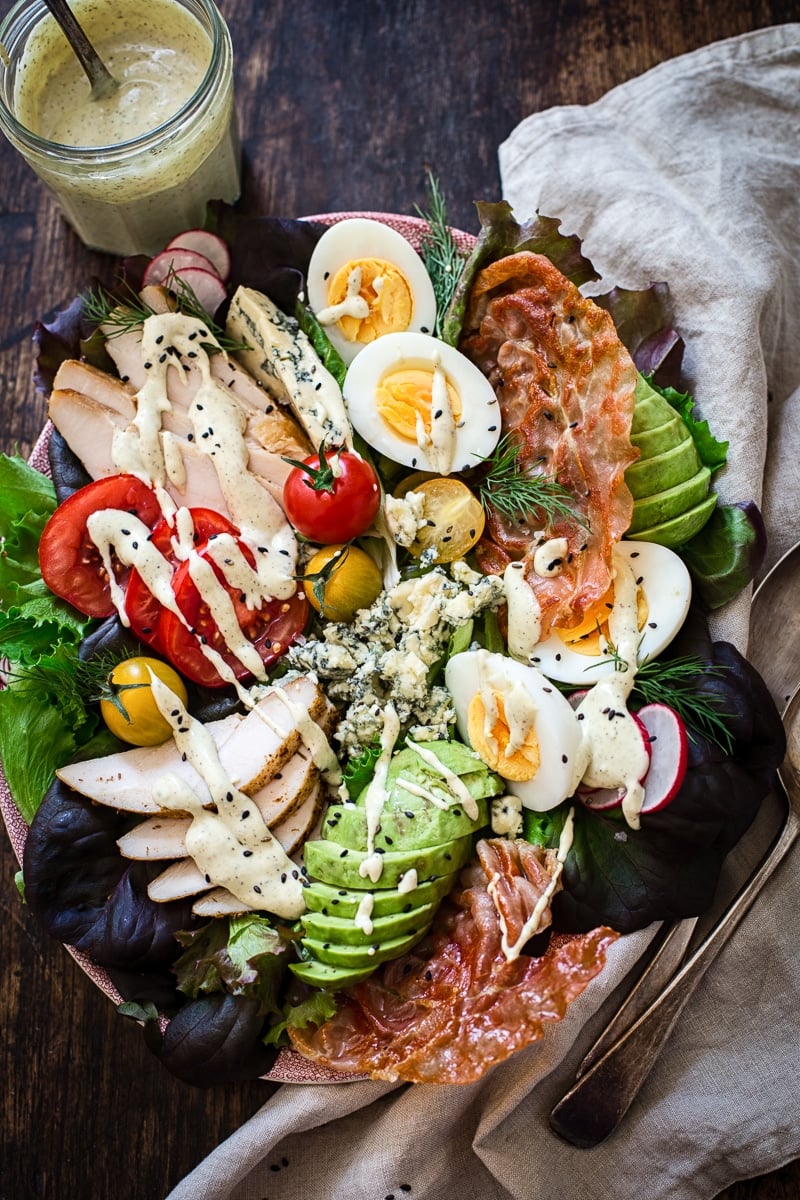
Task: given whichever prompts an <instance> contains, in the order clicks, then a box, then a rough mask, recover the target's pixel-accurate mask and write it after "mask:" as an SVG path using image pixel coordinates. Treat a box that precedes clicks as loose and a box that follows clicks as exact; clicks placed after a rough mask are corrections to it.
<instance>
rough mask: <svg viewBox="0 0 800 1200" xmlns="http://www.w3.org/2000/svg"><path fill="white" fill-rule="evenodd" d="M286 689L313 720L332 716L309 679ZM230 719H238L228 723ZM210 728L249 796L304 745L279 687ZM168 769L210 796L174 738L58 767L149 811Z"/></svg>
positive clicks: (72, 778)
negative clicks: (245, 711)
mask: <svg viewBox="0 0 800 1200" xmlns="http://www.w3.org/2000/svg"><path fill="white" fill-rule="evenodd" d="M285 691H286V694H287V695H288V696H290V697H291V699H292V701H293V702H296V703H299V704H302V705H304V706H305V707H306V708H307V709H308V712H309V715H310V716H311V719H312V720H314V721H320V722H325V721H326V720H327V718H328V713H329V710H328V704H327V701H326V700H325V697H324V696H323V695H322V692H321V691H320V689H319V688H318V687H317V685H316V684H315V683H313V682H312V681H311V680H310V679H308V678H305V677H301V678H298V679H293V680H291V681H290V682H289V683H287V684H286V687H285ZM264 718H266V720H265V719H264ZM267 721H269V724H267ZM226 722H235V723H234V724H232V725H230V726H229V725H227V724H226ZM220 726H222V727H223V728H222V730H220V729H219V727H220ZM206 729H208V730H210V732H211V735H212V737H213V738H214V741H215V744H216V745H217V749H218V751H219V756H220V762H221V764H222V767H223V769H224V770H225V771H226V773H227V774H228V777H229V778H230V779H231V780H232V782H233V783H234V784H235V785H236V787H238V788H239V789H240V791H242V792H245V793H246V794H247V795H248V796H252V795H254V794H255V793H257V792H258V791H259V789H260V788H262V787H264V786H265V785H266V784H267V783H269V782H270V781H271V780H272V779H273V777H274V776H275V774H276V772H278V771H280V770H281V768H282V767H283V766H284V765H285V764H286V763H288V761H289V759H290V758H291V757H292V755H293V754H295V753H296V751H297V750H298V749H299V746H300V733H299V731H298V729H297V727H296V726H295V724H294V721H293V719H292V716H291V713H290V712H289V709H288V708H287V707H286V705H285V704H284V703H283V702H282V700H281V699H280V697H279V696H278V695H277V693H276V692H274V691H271V692H268V693H267V695H266V696H265V697H264V698H263V699H262V700H260V701H259V703H258V705H257V706H256V708H255V709H253V710H252V711H251V712H249V713H248V714H247V715H246V716H244V717H233V718H232V717H227V718H225V720H224V721H223V722H217V721H214V722H211V723H210V724H209V725H207V726H206ZM218 733H220V735H221V736H220V740H219V741H217V736H218ZM167 771H172V772H174V773H175V774H176V775H178V776H179V777H180V778H181V779H185V780H186V781H187V782H188V783H189V784H190V786H191V787H192V788H193V789H194V791H195V792H196V794H197V795H198V796H199V797H200V798H201V799H202V800H203V801H204V802H205V801H208V802H210V801H211V796H210V793H209V791H208V788H207V786H206V784H205V781H204V780H203V779H201V777H200V776H199V775H198V774H197V772H196V771H195V770H194V768H193V767H192V766H191V764H190V763H189V762H184V761H183V759H182V757H181V754H180V752H179V751H178V749H177V747H176V746H175V743H174V742H172V741H171V740H170V741H168V742H165V743H164V744H163V745H161V746H155V747H141V748H136V749H134V750H123V751H121V752H120V753H118V754H109V755H106V756H105V757H104V758H95V759H88V760H87V761H85V762H79V763H71V764H69V765H68V766H66V767H62V768H60V769H59V771H58V777H59V779H61V780H62V782H63V783H66V784H67V785H68V787H71V788H73V789H74V790H75V791H76V792H80V793H81V794H82V795H84V796H87V797H88V798H89V799H90V800H95V801H96V802H97V803H98V804H107V805H109V806H110V807H111V808H117V809H120V810H122V811H125V812H140V813H143V814H144V815H149V814H154V813H157V812H158V811H159V809H158V806H157V805H156V803H155V802H154V800H153V786H154V784H155V782H156V780H158V779H159V778H160V777H161V776H162V775H163V774H164V773H165V772H167Z"/></svg>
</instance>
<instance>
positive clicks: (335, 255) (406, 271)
mask: <svg viewBox="0 0 800 1200" xmlns="http://www.w3.org/2000/svg"><path fill="white" fill-rule="evenodd" d="M369 258H376V259H382V260H384V261H385V262H389V263H392V264H393V265H394V266H396V267H397V269H398V271H399V272H400V273H401V274H402V275H403V276H404V278H405V280H406V282H407V284H408V286H409V289H410V291H411V297H412V309H411V320H410V321H409V324H408V327H407V328H408V329H409V330H411V331H414V332H419V333H429V334H433V331H434V327H435V325H436V297H435V295H434V291H433V284H432V283H431V281H430V277H429V275H428V272H427V271H426V270H425V267H424V265H423V262H422V259H421V258H420V257H419V255H418V254H417V252H416V250H415V249H414V247H413V246H412V245H411V243H410V242H409V241H407V240H406V238H404V237H403V235H402V234H401V233H398V232H397V230H396V229H391V228H390V227H389V226H388V225H382V224H381V222H380V221H373V220H370V218H368V217H351V218H349V219H347V220H344V221H339V222H338V223H337V224H336V225H331V227H330V228H329V229H327V230H326V231H325V233H323V235H322V237H321V238H320V240H319V241H318V242H317V244H316V246H315V247H314V251H313V253H312V255H311V261H310V262H309V266H308V278H307V290H308V302H309V304H310V306H311V308H312V310H313V311H314V312H315V313H318V312H321V311H322V310H323V309H325V308H327V307H328V305H329V300H328V286H329V281H330V280H331V279H332V278H333V276H334V275H336V274H337V272H338V271H339V270H341V268H342V267H343V266H345V265H346V264H347V263H348V262H353V261H355V260H357V259H369ZM325 332H326V334H327V335H328V337H329V338H330V340H331V342H332V343H333V345H334V346H335V347H336V349H337V350H338V351H339V354H340V355H341V356H342V358H343V359H344V361H345V362H346V363H350V362H352V361H353V359H354V358H355V357H356V356H357V355H358V354H360V353H362V352H363V350H364V348H365V347H364V344H363V343H361V342H351V341H350V340H349V339H348V338H346V337H345V336H344V335H343V333H342V332H341V329H340V328H339V325H338V323H333V324H330V325H326V326H325ZM367 344H371V343H367Z"/></svg>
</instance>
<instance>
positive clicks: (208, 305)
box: [175, 267, 227, 317]
mask: <svg viewBox="0 0 800 1200" xmlns="http://www.w3.org/2000/svg"><path fill="white" fill-rule="evenodd" d="M175 274H176V275H177V277H178V279H182V280H183V282H184V283H185V284H187V285H188V287H190V288H191V289H192V291H193V292H194V294H195V296H196V297H197V299H198V300H199V302H200V304H201V305H202V306H203V308H204V309H205V311H206V312H207V313H208V315H209V316H210V317H213V316H214V313H215V312H216V311H217V309H218V308H219V306H220V304H222V302H223V300H224V299H225V297H226V296H227V292H226V291H225V284H224V283H223V282H222V280H221V279H220V277H219V275H217V274H216V272H212V271H204V270H203V269H202V268H201V267H181V268H180V269H179V270H177V271H176V272H175Z"/></svg>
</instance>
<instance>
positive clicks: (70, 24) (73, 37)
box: [44, 0, 119, 100]
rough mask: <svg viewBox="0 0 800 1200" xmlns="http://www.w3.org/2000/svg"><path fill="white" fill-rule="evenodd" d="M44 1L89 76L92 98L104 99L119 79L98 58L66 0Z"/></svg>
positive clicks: (117, 83)
mask: <svg viewBox="0 0 800 1200" xmlns="http://www.w3.org/2000/svg"><path fill="white" fill-rule="evenodd" d="M44 2H45V4H46V5H47V7H48V8H49V9H50V12H51V13H52V14H53V16H54V17H55V19H56V21H58V23H59V25H60V26H61V28H62V30H63V31H64V34H65V36H66V38H67V41H68V42H69V44H70V46H71V47H72V49H73V50H74V51H75V54H76V56H77V59H78V61H79V62H80V64H81V66H82V67H83V69H84V71H85V72H86V74H87V76H88V78H89V83H90V84H91V85H92V99H93V100H105V99H106V98H107V97H108V96H111V95H112V94H113V93H114V92H115V91H116V90H117V88H118V87H119V81H118V80H116V79H115V78H114V76H113V75H112V74H111V73H110V71H109V70H108V68H107V67H106V65H105V63H104V62H103V60H102V59H101V58H100V55H99V54H98V53H97V51H96V50H95V48H94V46H93V45H92V43H91V42H90V41H89V39H88V37H87V36H86V34H85V33H84V32H83V29H82V28H81V26H80V25H79V23H78V19H77V17H76V16H75V14H74V13H73V11H72V9H71V8H70V7H69V5H68V4H67V2H66V0H44Z"/></svg>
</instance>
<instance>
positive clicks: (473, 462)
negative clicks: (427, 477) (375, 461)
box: [342, 333, 500, 475]
mask: <svg viewBox="0 0 800 1200" xmlns="http://www.w3.org/2000/svg"><path fill="white" fill-rule="evenodd" d="M342 391H343V394H344V398H345V403H346V404H347V411H348V413H349V415H350V420H351V421H352V423H353V426H354V427H355V429H357V430H358V432H359V433H360V434H361V436H362V437H363V438H364V440H365V441H366V442H368V443H369V445H370V446H372V447H373V448H374V449H375V450H377V451H378V452H379V453H380V454H385V455H386V457H387V458H390V459H391V460H392V461H393V462H396V463H402V464H403V465H404V466H407V467H413V468H414V469H415V470H418V471H433V472H435V473H436V474H437V475H449V474H450V473H451V472H452V471H468V470H469V469H470V467H476V466H478V465H479V464H480V462H481V461H482V459H484V458H486V457H487V456H488V455H490V454H491V453H492V451H493V450H494V448H495V446H496V445H497V442H498V439H499V437H500V412H499V408H498V404H497V397H496V396H495V394H494V391H493V389H492V386H491V384H490V383H489V381H488V380H487V379H486V378H485V376H484V375H482V374H481V372H480V371H479V370H478V368H477V367H476V366H475V365H474V363H471V362H470V361H469V359H468V358H466V357H465V356H464V355H463V354H460V353H459V351H458V350H456V349H455V348H454V347H453V346H450V345H448V344H447V343H446V342H440V341H439V340H438V339H437V338H433V337H429V336H427V335H426V334H424V333H390V334H386V336H385V337H381V338H379V339H378V340H377V341H375V342H373V343H372V344H371V345H369V346H367V347H366V348H365V349H364V350H362V352H361V353H360V354H359V355H358V357H357V358H355V359H354V360H353V362H352V363H351V364H350V366H349V368H348V371H347V375H346V377H345V381H344V387H343V389H342Z"/></svg>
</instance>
